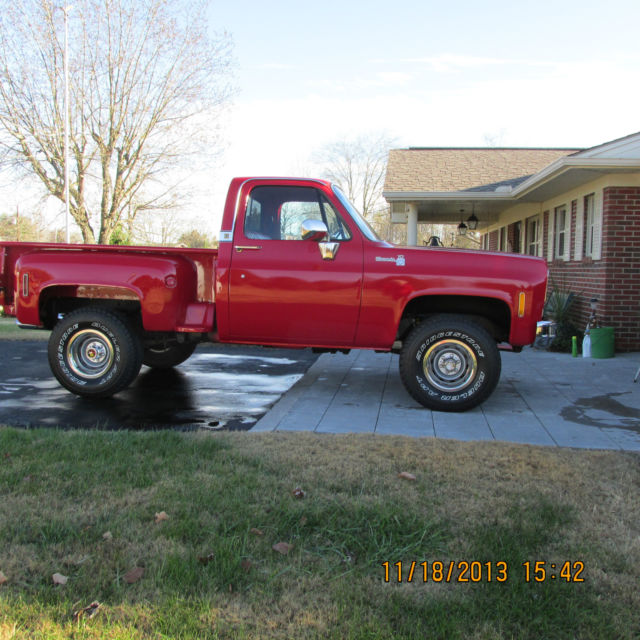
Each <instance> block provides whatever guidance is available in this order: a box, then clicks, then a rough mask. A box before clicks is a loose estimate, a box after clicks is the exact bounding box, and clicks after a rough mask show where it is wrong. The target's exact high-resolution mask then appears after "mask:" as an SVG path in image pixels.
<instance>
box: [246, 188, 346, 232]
mask: <svg viewBox="0 0 640 640" xmlns="http://www.w3.org/2000/svg"><path fill="white" fill-rule="evenodd" d="M305 220H321V221H322V222H324V223H325V224H326V225H327V229H328V230H329V235H330V236H331V239H332V240H334V241H340V240H349V239H350V238H351V233H350V232H349V229H348V227H347V226H346V225H345V223H344V222H343V220H342V219H341V218H340V216H339V214H338V212H337V211H336V210H335V208H334V207H333V206H332V205H331V203H330V202H329V201H328V200H327V199H326V198H325V196H324V195H323V194H322V193H320V191H318V190H317V189H314V188H312V187H284V186H262V187H256V188H255V189H253V190H252V191H251V193H250V195H249V199H248V202H247V209H246V215H245V221H244V235H245V237H247V238H251V239H256V240H302V232H301V226H302V223H303V222H304V221H305Z"/></svg>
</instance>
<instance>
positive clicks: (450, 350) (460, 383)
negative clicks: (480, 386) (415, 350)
mask: <svg viewBox="0 0 640 640" xmlns="http://www.w3.org/2000/svg"><path fill="white" fill-rule="evenodd" d="M422 366H423V369H424V375H425V377H426V378H427V380H428V381H429V383H430V384H431V385H433V386H434V387H435V388H436V389H438V390H440V391H460V390H462V389H464V388H465V387H466V386H467V385H468V384H469V383H470V382H471V381H472V380H473V379H474V377H475V375H476V371H477V370H478V360H477V358H476V355H475V353H474V352H473V349H471V347H469V345H467V344H465V343H464V342H460V340H442V341H440V342H436V344H434V345H433V346H432V347H431V348H430V349H429V350H428V351H427V352H426V353H425V356H424V360H423V362H422Z"/></svg>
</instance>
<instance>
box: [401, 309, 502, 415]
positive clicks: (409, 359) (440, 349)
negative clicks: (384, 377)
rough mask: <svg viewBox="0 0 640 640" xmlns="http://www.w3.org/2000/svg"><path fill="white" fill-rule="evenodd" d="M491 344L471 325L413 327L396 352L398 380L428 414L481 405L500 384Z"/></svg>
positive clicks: (441, 322)
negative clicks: (398, 362) (431, 410)
mask: <svg viewBox="0 0 640 640" xmlns="http://www.w3.org/2000/svg"><path fill="white" fill-rule="evenodd" d="M501 367H502V362H501V360H500V353H499V352H498V347H497V345H496V341H495V340H494V339H493V338H492V337H491V335H490V334H489V332H488V331H487V330H486V329H485V328H484V327H482V326H480V325H479V324H476V323H475V322H474V321H473V320H470V319H468V318H466V317H465V316H459V315H440V316H434V317H433V318H429V319H428V320H425V321H424V322H422V323H421V324H419V325H418V326H417V327H416V328H415V329H414V330H413V331H412V332H411V333H410V334H409V336H408V338H407V339H406V340H405V342H404V345H403V347H402V351H401V353H400V377H401V379H402V382H403V384H404V386H405V388H406V389H407V391H408V392H409V393H410V394H411V396H412V397H413V398H414V399H415V400H417V401H418V402H419V403H420V404H422V405H423V406H425V407H427V408H428V409H433V410H434V411H467V410H468V409H472V408H473V407H476V406H478V405H479V404H480V403H482V402H484V401H485V400H486V399H487V398H488V397H489V396H490V395H491V394H492V393H493V391H494V389H495V388H496V385H497V384H498V380H499V379H500V370H501Z"/></svg>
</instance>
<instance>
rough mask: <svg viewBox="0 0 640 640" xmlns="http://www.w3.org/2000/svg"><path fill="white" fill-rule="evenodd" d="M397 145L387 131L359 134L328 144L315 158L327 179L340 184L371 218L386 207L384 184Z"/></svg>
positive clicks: (358, 206)
mask: <svg viewBox="0 0 640 640" xmlns="http://www.w3.org/2000/svg"><path fill="white" fill-rule="evenodd" d="M394 144H395V141H394V139H393V138H391V137H389V136H388V135H387V134H385V133H377V134H368V135H359V136H356V137H352V138H347V139H344V140H339V141H337V142H333V143H330V144H327V145H325V146H324V147H323V148H322V149H320V150H319V151H318V152H317V153H316V154H314V160H315V161H316V162H317V163H318V164H319V165H320V166H321V167H322V168H323V170H322V174H323V176H324V177H325V178H326V179H327V180H331V181H332V182H334V183H335V184H337V185H338V186H339V187H340V188H341V189H342V190H343V191H344V192H345V195H346V196H347V197H348V198H349V200H351V202H353V204H354V205H355V206H356V208H357V209H358V210H359V211H360V213H362V215H364V216H365V217H366V218H367V219H372V217H373V216H374V214H376V213H378V212H379V211H381V210H382V209H384V208H386V206H387V205H386V203H385V201H384V200H383V198H382V187H383V185H384V177H385V174H386V171H387V157H388V155H389V149H390V148H391V147H392V146H393V145H394Z"/></svg>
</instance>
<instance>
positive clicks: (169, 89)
mask: <svg viewBox="0 0 640 640" xmlns="http://www.w3.org/2000/svg"><path fill="white" fill-rule="evenodd" d="M6 4H7V6H6V7H4V8H3V11H2V13H1V14H0V148H1V149H2V156H1V157H0V160H2V161H3V162H4V163H5V164H10V165H11V166H13V167H14V168H16V169H18V170H19V171H21V172H31V173H32V174H33V175H35V176H37V178H38V179H39V181H40V183H41V184H42V185H44V187H45V189H46V190H47V192H48V193H49V194H51V195H52V196H54V197H56V198H58V199H59V200H61V201H64V159H63V158H64V153H63V152H64V149H63V119H64V106H63V101H64V96H63V93H64V91H63V36H62V34H63V17H64V16H63V12H62V11H61V10H60V9H59V8H57V7H56V5H54V4H53V2H51V0H12V2H11V3H6ZM207 5H208V2H207V0H74V2H73V9H72V11H71V12H70V14H69V15H70V21H69V33H70V37H69V43H70V55H69V60H70V93H71V99H70V103H71V104H70V112H71V128H70V170H71V180H70V182H71V185H70V203H69V206H70V211H71V214H72V216H73V219H74V220H75V222H76V223H77V224H78V226H79V227H80V229H81V231H82V237H83V240H84V241H85V242H95V241H96V240H97V241H98V242H100V243H107V242H109V239H110V237H111V235H112V233H113V231H114V229H115V228H116V227H117V226H118V225H123V227H125V228H127V229H131V228H132V226H133V221H134V219H135V217H136V215H137V214H138V213H139V212H144V211H147V212H148V211H154V210H163V209H166V208H168V207H172V206H174V205H175V204H176V200H177V197H176V190H175V187H176V184H177V182H178V180H179V176H180V169H179V168H180V166H181V164H180V163H181V162H183V165H182V166H184V161H185V159H190V160H191V162H194V159H193V157H194V154H197V153H199V152H201V151H202V150H203V149H204V148H205V146H206V147H207V148H209V149H211V148H215V139H212V136H211V135H209V134H212V133H213V134H215V129H216V128H215V123H216V119H217V117H218V116H219V113H220V109H221V108H222V107H223V106H224V105H225V104H226V103H227V102H228V99H229V96H230V93H231V92H230V87H229V82H228V81H229V77H230V59H231V58H230V46H231V45H230V39H229V37H228V36H227V35H226V34H222V35H218V36H211V35H210V32H209V25H208V21H207V19H206V10H207Z"/></svg>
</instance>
